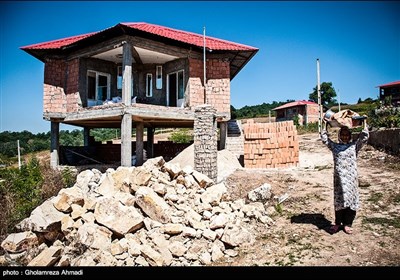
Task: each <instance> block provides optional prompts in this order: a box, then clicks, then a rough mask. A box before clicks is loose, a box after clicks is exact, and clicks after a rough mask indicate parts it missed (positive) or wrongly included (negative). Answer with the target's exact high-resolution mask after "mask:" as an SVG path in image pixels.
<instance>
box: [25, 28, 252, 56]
mask: <svg viewBox="0 0 400 280" xmlns="http://www.w3.org/2000/svg"><path fill="white" fill-rule="evenodd" d="M118 26H126V27H129V28H132V29H136V30H140V31H144V32H147V33H151V34H154V35H158V36H162V37H165V38H168V39H172V40H176V41H180V42H183V43H187V44H191V45H194V46H197V47H203V35H200V34H196V33H192V32H187V31H182V30H177V29H173V28H169V27H164V26H160V25H155V24H149V23H145V22H136V23H120V24H117V25H116V26H113V27H110V28H107V29H105V30H109V29H112V28H117V27H118ZM105 30H102V31H97V32H91V33H87V34H82V35H78V36H72V37H68V38H63V39H58V40H53V41H48V42H43V43H38V44H34V45H29V46H25V47H21V49H23V50H30V49H61V48H62V47H65V46H68V45H71V44H73V43H76V42H79V41H80V40H83V39H85V38H88V37H90V36H93V35H95V34H99V33H101V32H104V31H105ZM206 47H207V48H209V49H211V50H237V51H255V50H258V49H257V48H254V47H250V46H246V45H243V44H238V43H234V42H230V41H226V40H221V39H217V38H213V37H210V36H206Z"/></svg>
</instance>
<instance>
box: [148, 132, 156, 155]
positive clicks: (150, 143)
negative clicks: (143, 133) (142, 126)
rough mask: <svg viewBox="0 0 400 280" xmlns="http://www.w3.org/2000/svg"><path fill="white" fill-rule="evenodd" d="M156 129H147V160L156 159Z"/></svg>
mask: <svg viewBox="0 0 400 280" xmlns="http://www.w3.org/2000/svg"><path fill="white" fill-rule="evenodd" d="M154 130H155V129H154V128H153V127H148V128H147V158H152V157H154Z"/></svg>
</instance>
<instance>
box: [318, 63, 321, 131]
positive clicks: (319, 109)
mask: <svg viewBox="0 0 400 280" xmlns="http://www.w3.org/2000/svg"><path fill="white" fill-rule="evenodd" d="M317 93H318V132H319V134H321V126H322V105H321V86H320V81H319V58H317Z"/></svg>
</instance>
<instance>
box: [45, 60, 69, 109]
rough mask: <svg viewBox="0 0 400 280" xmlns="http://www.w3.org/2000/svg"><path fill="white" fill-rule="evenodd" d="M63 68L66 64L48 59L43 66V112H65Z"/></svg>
mask: <svg viewBox="0 0 400 280" xmlns="http://www.w3.org/2000/svg"><path fill="white" fill-rule="evenodd" d="M65 68H66V63H65V62H64V61H62V60H53V59H49V60H47V61H46V63H45V65H44V86H43V111H44V112H54V113H65V112H66V110H67V101H66V96H65V91H64V90H65V82H66V77H65Z"/></svg>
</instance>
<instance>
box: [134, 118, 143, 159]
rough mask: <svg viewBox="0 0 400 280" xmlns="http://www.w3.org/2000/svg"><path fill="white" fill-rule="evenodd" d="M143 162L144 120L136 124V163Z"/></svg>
mask: <svg viewBox="0 0 400 280" xmlns="http://www.w3.org/2000/svg"><path fill="white" fill-rule="evenodd" d="M142 164H143V122H137V124H136V165H137V166H140V165H142Z"/></svg>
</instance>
